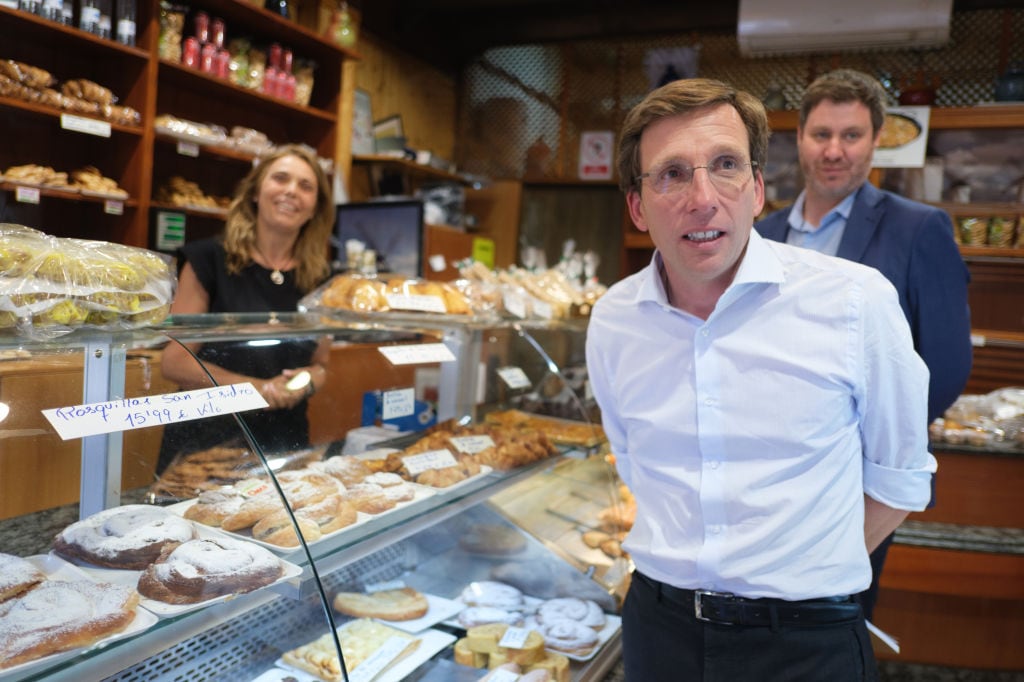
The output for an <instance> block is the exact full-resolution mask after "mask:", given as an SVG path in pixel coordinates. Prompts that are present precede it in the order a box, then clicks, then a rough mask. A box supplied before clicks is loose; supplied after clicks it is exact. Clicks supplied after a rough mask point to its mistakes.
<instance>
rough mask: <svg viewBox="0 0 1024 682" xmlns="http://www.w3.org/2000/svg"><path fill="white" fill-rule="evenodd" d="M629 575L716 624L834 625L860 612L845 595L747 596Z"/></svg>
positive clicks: (640, 574)
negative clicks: (795, 598)
mask: <svg viewBox="0 0 1024 682" xmlns="http://www.w3.org/2000/svg"><path fill="white" fill-rule="evenodd" d="M633 577H634V579H635V578H640V579H641V580H644V581H646V582H647V583H648V584H649V585H650V586H651V587H652V588H654V589H655V590H657V592H658V594H659V596H660V597H661V599H664V600H667V601H670V602H672V603H674V604H679V605H680V606H682V607H683V608H685V609H688V610H689V609H692V610H693V615H694V617H695V618H696V619H697V620H701V621H705V622H708V623H717V624H720V625H752V626H766V627H777V626H779V625H838V624H840V623H848V622H853V621H855V620H857V619H858V618H859V617H860V614H861V611H860V605H859V604H857V603H856V602H854V601H853V598H852V597H848V596H847V597H823V598H820V599H806V600H803V601H787V600H785V599H747V598H745V597H737V596H736V595H734V594H729V593H727V592H711V591H709V590H685V589H682V588H679V587H673V586H672V585H667V584H665V583H663V582H659V581H657V580H654V579H653V578H650V577H648V576H646V575H643V574H642V573H640V572H639V571H636V572H635V573H634V574H633Z"/></svg>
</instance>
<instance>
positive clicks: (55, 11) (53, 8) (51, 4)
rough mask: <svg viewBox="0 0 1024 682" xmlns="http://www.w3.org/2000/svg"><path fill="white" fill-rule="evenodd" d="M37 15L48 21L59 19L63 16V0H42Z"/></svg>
mask: <svg viewBox="0 0 1024 682" xmlns="http://www.w3.org/2000/svg"><path fill="white" fill-rule="evenodd" d="M39 16H41V17H43V18H44V19H49V20H50V21H57V22H59V21H61V19H62V17H63V16H64V0H43V3H42V5H41V7H40V10H39Z"/></svg>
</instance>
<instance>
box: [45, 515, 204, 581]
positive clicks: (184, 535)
mask: <svg viewBox="0 0 1024 682" xmlns="http://www.w3.org/2000/svg"><path fill="white" fill-rule="evenodd" d="M194 537H196V529H195V526H193V525H192V522H191V521H188V520H187V519H183V518H181V517H180V516H177V515H175V514H172V513H171V512H169V511H167V510H165V509H162V508H160V507H154V506H152V505H148V504H129V505H125V506H123V507H113V508H111V509H107V510H104V511H101V512H99V513H97V514H93V515H92V516H90V517H88V518H86V519H83V520H81V521H77V522H75V523H72V524H71V525H70V526H68V527H67V528H65V529H64V530H62V531H61V532H60V533H58V534H57V537H56V538H54V540H53V551H54V552H55V553H56V554H57V555H58V556H61V557H63V558H64V559H71V560H79V561H86V562H88V563H90V564H94V565H96V566H103V567H105V568H126V569H134V570H140V569H143V568H146V566H149V565H150V564H151V563H153V562H154V561H156V558H157V557H158V556H160V552H161V551H162V550H163V548H164V547H165V546H166V545H168V544H175V543H181V542H186V541H188V540H191V539H192V538H194Z"/></svg>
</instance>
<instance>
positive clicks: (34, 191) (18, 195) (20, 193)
mask: <svg viewBox="0 0 1024 682" xmlns="http://www.w3.org/2000/svg"><path fill="white" fill-rule="evenodd" d="M14 200H15V201H20V202H21V203H23V204H38V203H39V188H38V187H19V188H18V189H16V190H14Z"/></svg>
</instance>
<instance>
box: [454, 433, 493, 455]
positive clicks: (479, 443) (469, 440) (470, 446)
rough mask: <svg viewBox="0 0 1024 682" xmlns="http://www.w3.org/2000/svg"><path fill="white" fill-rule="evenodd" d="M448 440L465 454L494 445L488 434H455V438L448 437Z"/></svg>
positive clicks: (481, 450) (471, 453)
mask: <svg viewBox="0 0 1024 682" xmlns="http://www.w3.org/2000/svg"><path fill="white" fill-rule="evenodd" d="M448 442H449V443H451V444H452V445H454V446H455V447H456V448H458V450H459V451H460V452H465V453H466V454H467V455H475V454H476V453H478V452H483V451H484V450H486V449H487V448H493V447H494V441H493V440H491V437H490V436H456V437H455V438H449V439H448Z"/></svg>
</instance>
